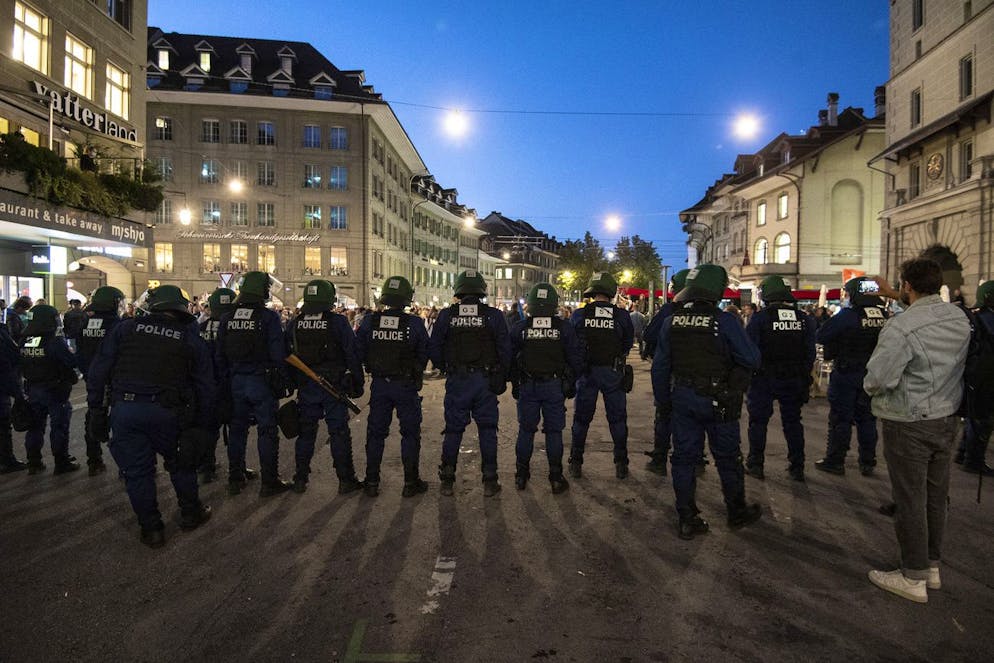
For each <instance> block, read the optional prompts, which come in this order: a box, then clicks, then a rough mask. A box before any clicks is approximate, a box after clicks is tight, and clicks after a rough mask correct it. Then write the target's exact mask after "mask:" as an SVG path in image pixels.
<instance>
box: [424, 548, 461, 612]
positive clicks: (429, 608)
mask: <svg viewBox="0 0 994 663" xmlns="http://www.w3.org/2000/svg"><path fill="white" fill-rule="evenodd" d="M455 574H456V558H455V557H442V556H439V557H437V558H436V559H435V570H434V571H432V573H431V586H430V587H429V588H428V600H427V601H425V604H424V605H423V606H421V614H423V615H433V614H435V612H436V611H437V610H438V608H439V597H441V596H444V595H445V594H448V593H449V590H450V589H451V588H452V578H453V576H455Z"/></svg>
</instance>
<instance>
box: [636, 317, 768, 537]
mask: <svg viewBox="0 0 994 663" xmlns="http://www.w3.org/2000/svg"><path fill="white" fill-rule="evenodd" d="M759 365H760V354H759V349H758V348H757V347H756V346H755V344H754V343H753V342H752V341H750V340H749V337H748V336H747V335H746V333H745V330H744V329H743V328H742V325H741V324H740V323H739V321H738V320H737V319H736V318H735V317H734V316H733V315H732V314H731V313H725V312H720V311H718V309H717V308H716V307H715V306H714V305H712V304H710V303H708V302H687V303H685V304H683V305H682V306H679V305H678V307H677V308H676V309H675V311H674V314H673V315H672V316H670V317H669V318H667V319H666V320H664V321H663V323H662V325H661V327H660V330H659V337H658V344H657V345H656V354H655V357H654V358H653V362H652V389H653V394H654V396H655V398H656V402H657V403H659V404H660V407H662V408H663V410H664V411H666V410H669V409H671V410H672V415H671V416H672V421H673V458H672V475H673V492H674V493H675V495H676V509H677V513H678V514H679V515H680V517H681V519H684V518H693V517H695V516H696V515H697V513H698V509H697V503H696V500H695V492H696V486H697V475H696V471H695V469H694V465H695V464H696V463H697V462H699V460H700V458H701V454H702V453H703V451H704V436H705V433H706V434H707V438H708V443H709V445H710V448H711V455H712V456H714V463H715V466H716V467H717V470H718V476H719V478H720V479H721V490H722V493H723V494H724V498H725V505H726V506H727V507H728V511H729V514H730V515H731V514H733V513H736V512H738V511H740V510H741V509H743V508H745V481H744V472H743V467H742V454H741V450H740V437H739V418H738V412H736V410H737V409H741V391H738V390H739V389H743V390H744V388H745V385H746V383H747V380H748V375H749V374H750V373H751V372H752V371H753V370H755V369H757V368H759ZM736 374H741V375H742V376H744V377H743V378H742V379H741V383H742V384H741V387H740V386H739V385H738V384H737V382H738V381H739V378H738V377H737V376H736ZM725 395H730V401H729V402H728V403H725V402H724V397H725ZM736 396H737V398H738V399H739V400H738V403H737V405H738V408H736V403H735V400H736ZM722 410H725V411H724V412H723V411H722Z"/></svg>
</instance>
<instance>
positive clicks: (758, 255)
mask: <svg viewBox="0 0 994 663" xmlns="http://www.w3.org/2000/svg"><path fill="white" fill-rule="evenodd" d="M769 248H770V245H769V242H767V241H766V238H764V237H760V238H759V239H757V240H756V245H755V246H754V247H753V252H752V254H753V255H752V257H753V260H752V261H753V262H754V263H755V264H757V265H765V264H766V263H767V253H768V252H769Z"/></svg>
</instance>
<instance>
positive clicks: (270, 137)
mask: <svg viewBox="0 0 994 663" xmlns="http://www.w3.org/2000/svg"><path fill="white" fill-rule="evenodd" d="M256 144H257V145H275V144H276V126H275V125H274V124H273V123H272V122H259V123H258V124H256Z"/></svg>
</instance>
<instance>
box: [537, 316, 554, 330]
mask: <svg viewBox="0 0 994 663" xmlns="http://www.w3.org/2000/svg"><path fill="white" fill-rule="evenodd" d="M532 327H533V328H535V329H552V318H532Z"/></svg>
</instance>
